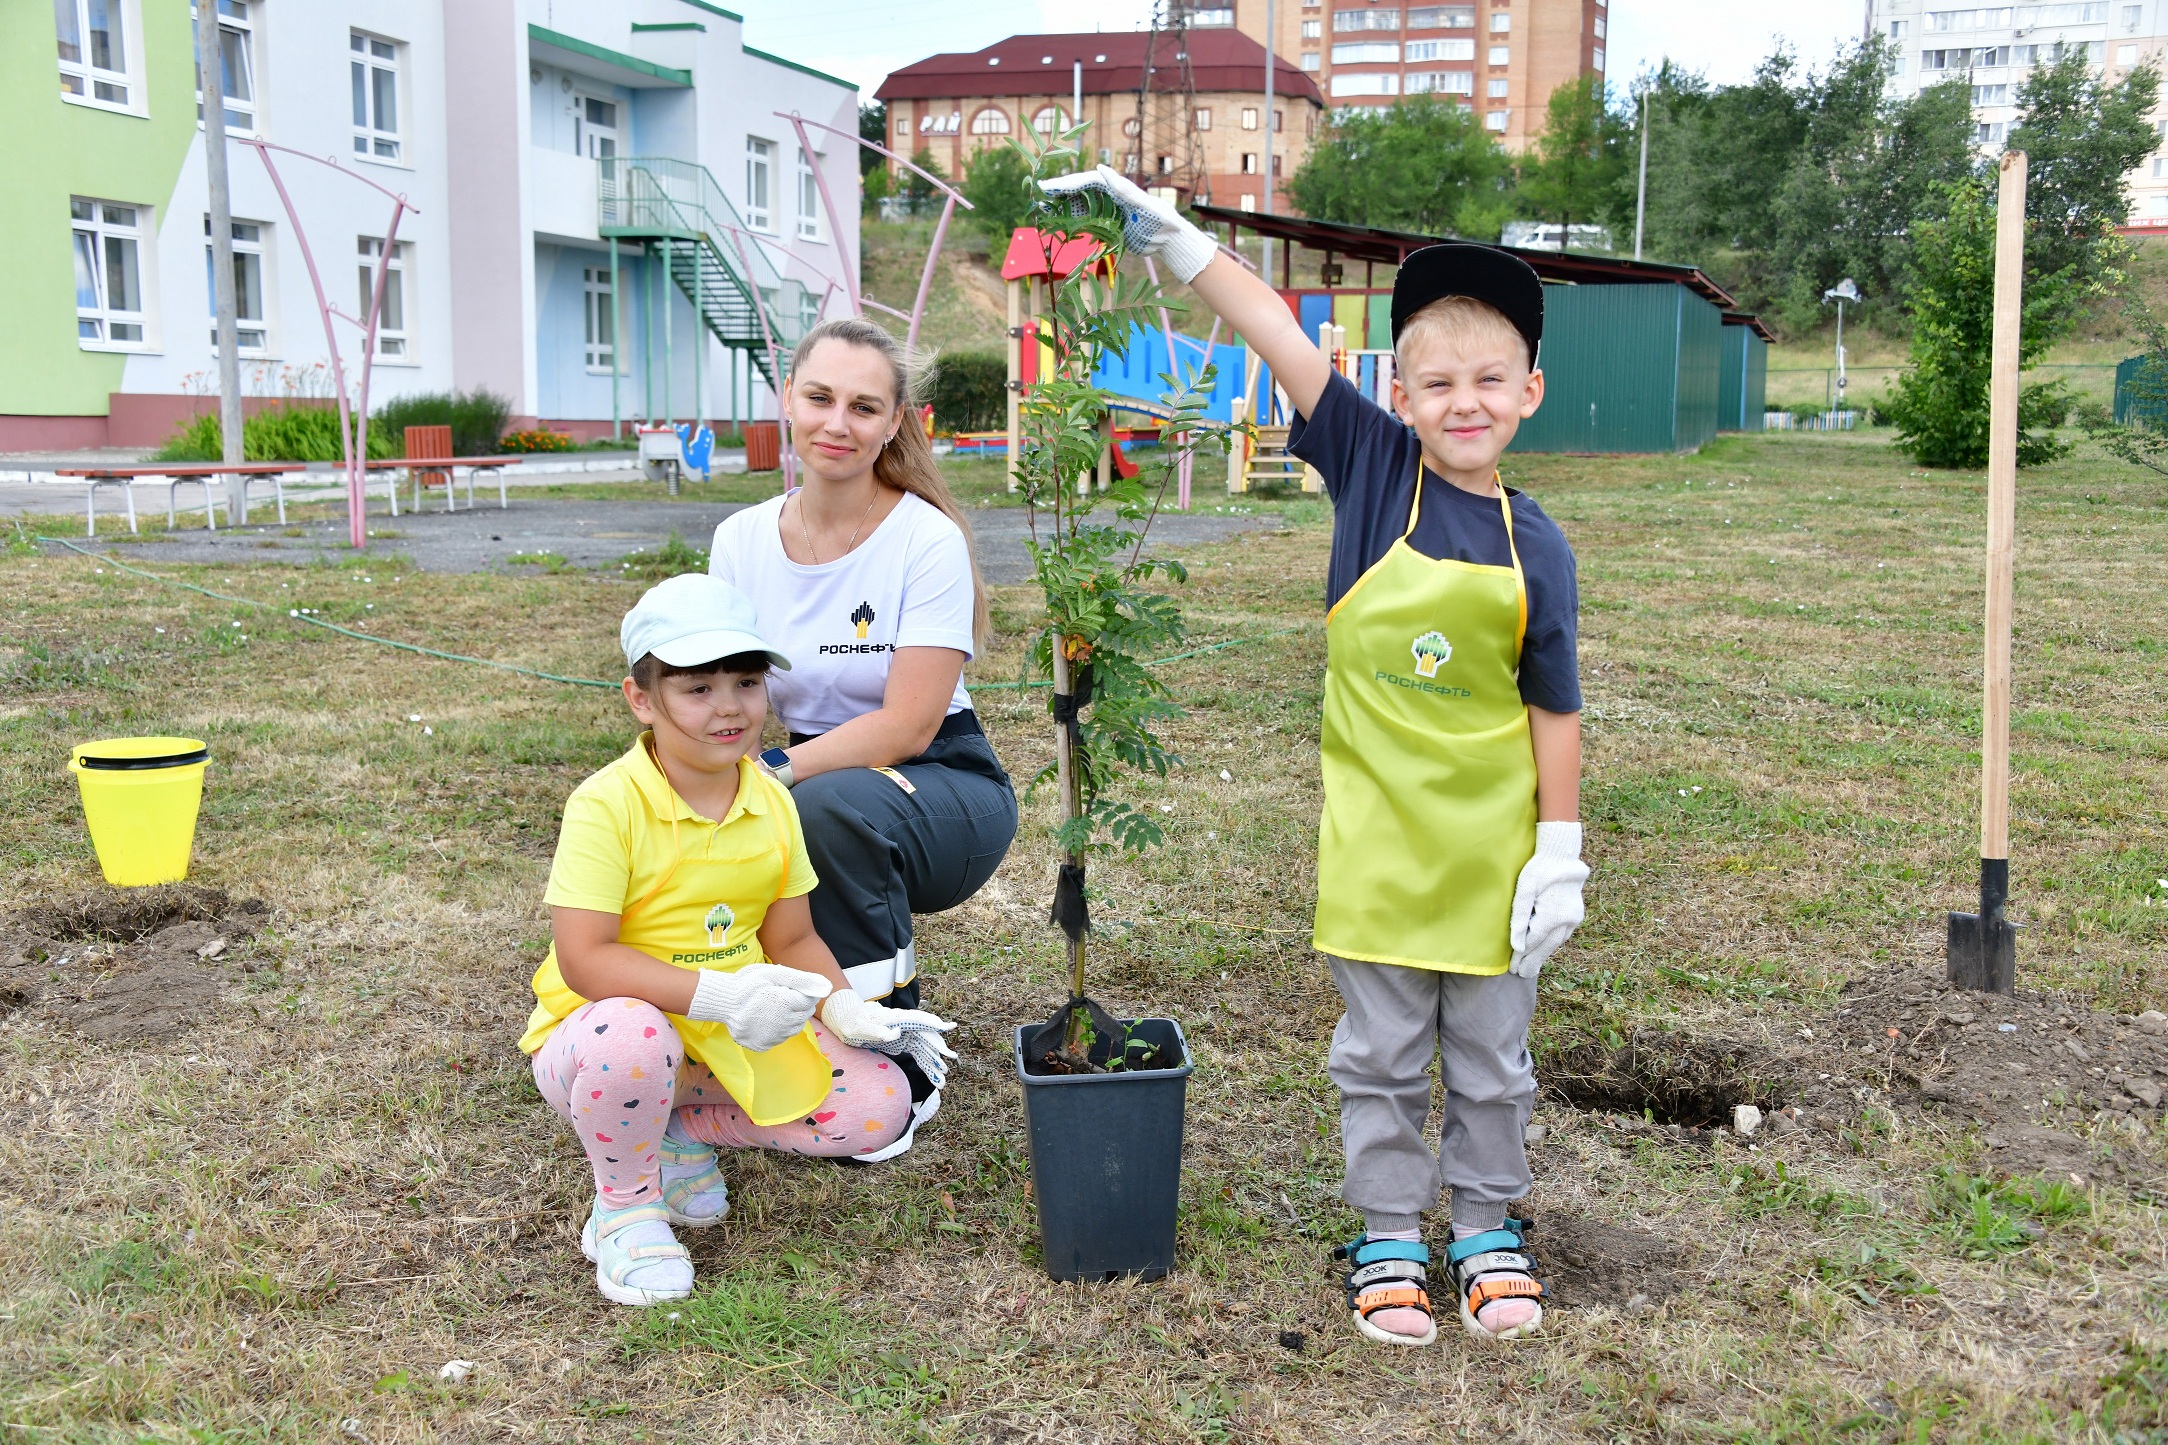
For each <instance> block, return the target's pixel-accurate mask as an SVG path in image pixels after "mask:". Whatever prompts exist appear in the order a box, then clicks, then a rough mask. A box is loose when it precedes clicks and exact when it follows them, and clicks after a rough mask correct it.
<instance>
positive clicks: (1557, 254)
mask: <svg viewBox="0 0 2168 1445" xmlns="http://www.w3.org/2000/svg"><path fill="white" fill-rule="evenodd" d="M1194 209H1195V210H1196V213H1197V215H1198V216H1199V217H1201V218H1202V219H1204V220H1207V221H1218V222H1221V223H1222V224H1225V225H1230V226H1234V227H1236V228H1238V229H1241V230H1245V231H1255V232H1257V234H1259V235H1260V236H1271V237H1272V238H1274V239H1275V240H1281V241H1292V242H1294V243H1296V244H1297V245H1302V246H1308V247H1309V248H1310V249H1311V250H1313V251H1330V252H1331V253H1332V254H1334V255H1335V256H1345V257H1347V258H1348V259H1349V260H1352V261H1382V262H1384V263H1385V264H1387V265H1389V266H1397V265H1399V264H1400V263H1401V262H1402V261H1403V260H1405V259H1406V258H1407V256H1408V254H1409V253H1410V252H1412V251H1419V250H1421V249H1422V248H1423V247H1425V246H1435V245H1437V244H1439V243H1440V242H1443V241H1458V240H1461V239H1463V238H1461V237H1458V236H1425V235H1422V234H1420V233H1418V232H1414V231H1388V230H1385V229H1384V228H1382V227H1378V226H1350V225H1347V224H1344V223H1342V222H1339V221H1313V220H1310V219H1309V218H1308V217H1305V216H1268V215H1265V214H1263V213H1262V212H1259V211H1242V210H1237V209H1235V208H1234V207H1232V206H1213V205H1200V206H1197V207H1195V208H1194ZM1483 244H1491V243H1488V242H1485V243H1483ZM1495 249H1497V250H1500V251H1504V252H1505V253H1506V254H1507V255H1510V256H1518V257H1520V258H1521V259H1522V260H1523V261H1526V262H1527V263H1528V264H1529V266H1530V267H1531V268H1533V269H1534V271H1535V273H1536V274H1537V275H1538V276H1540V277H1542V278H1543V279H1544V280H1546V281H1559V282H1564V283H1566V284H1568V285H1576V286H1579V285H1607V286H1622V285H1623V286H1637V285H1638V286H1652V285H1673V286H1684V287H1686V288H1687V289H1688V290H1689V291H1692V292H1693V293H1694V294H1695V295H1697V296H1700V297H1701V298H1702V299H1703V300H1706V301H1708V302H1710V303H1711V304H1712V305H1714V306H1715V307H1716V308H1717V309H1718V310H1719V311H1722V312H1725V313H1727V316H1726V319H1727V320H1730V319H1731V318H1732V317H1737V318H1739V319H1738V320H1736V321H1732V323H1731V324H1733V325H1737V326H1751V327H1753V328H1754V330H1755V332H1756V334H1758V335H1759V336H1760V337H1761V338H1762V339H1763V340H1764V341H1774V340H1775V339H1776V338H1775V337H1774V336H1773V335H1771V334H1770V331H1769V328H1768V327H1767V326H1764V325H1763V324H1762V323H1761V321H1760V320H1759V319H1758V318H1756V317H1753V316H1750V315H1748V314H1747V313H1745V312H1742V311H1741V310H1740V309H1739V303H1738V301H1737V300H1735V299H1734V298H1733V297H1732V294H1731V293H1730V292H1728V291H1726V290H1725V289H1724V288H1723V287H1721V286H1719V285H1717V284H1716V282H1714V281H1712V280H1710V279H1709V277H1708V275H1707V274H1706V273H1704V272H1703V271H1702V269H1701V268H1700V267H1699V266H1680V265H1675V264H1673V263H1671V262H1668V261H1631V260H1627V259H1625V258H1623V257H1618V256H1592V255H1589V254H1587V253H1586V252H1576V251H1553V250H1548V249H1543V250H1538V249H1535V248H1533V247H1528V246H1497V247H1495ZM1267 279H1268V280H1269V279H1270V278H1269V277H1268V278H1267Z"/></svg>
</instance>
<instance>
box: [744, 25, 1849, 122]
mask: <svg viewBox="0 0 2168 1445" xmlns="http://www.w3.org/2000/svg"><path fill="white" fill-rule="evenodd" d="M1284 3H1290V4H1292V3H1299V0H1284ZM741 8H742V9H743V12H744V14H745V38H746V42H747V43H748V44H750V45H754V46H757V47H759V48H760V49H762V50H768V51H773V52H774V53H776V54H778V55H782V56H786V57H788V58H789V59H791V60H796V61H799V62H800V63H802V64H805V65H810V66H813V67H815V68H816V69H819V70H825V71H828V72H830V73H831V74H835V75H840V76H842V77H843V78H844V79H846V80H853V81H856V82H857V83H858V85H859V87H860V89H861V90H862V91H863V92H864V93H865V96H866V98H867V99H871V98H872V95H873V90H874V87H876V86H877V85H879V84H880V82H881V78H882V77H883V76H885V75H887V74H888V72H889V71H891V70H893V69H895V68H896V67H898V66H901V65H908V64H910V63H911V62H912V61H914V60H921V59H924V58H925V57H926V56H928V55H931V54H934V53H935V52H937V51H943V50H977V49H978V48H979V47H981V46H984V45H991V44H992V43H993V42H995V41H996V40H1000V39H1003V38H1004V37H1006V36H1009V35H1015V34H1018V33H1032V32H1038V31H1068V30H1078V29H1084V28H1087V26H1086V25H1085V24H1083V23H1080V21H1079V18H1078V17H1079V16H1080V15H1088V16H1089V17H1090V24H1089V27H1088V28H1092V29H1099V30H1133V29H1138V28H1141V27H1142V26H1143V25H1144V24H1145V23H1146V21H1147V19H1148V17H1149V16H1150V14H1151V4H1150V3H1149V0H1101V3H1098V4H1096V5H1090V6H1078V5H1075V4H1057V3H1054V0H741ZM1610 13H1611V22H1610V32H1611V33H1610V41H1609V70H1610V74H1611V77H1612V79H1613V81H1614V82H1616V83H1617V84H1619V85H1621V86H1623V85H1625V84H1626V83H1628V82H1630V81H1631V80H1632V79H1633V77H1634V75H1635V74H1636V73H1638V72H1639V71H1640V70H1641V69H1642V68H1643V67H1647V68H1650V69H1653V68H1654V67H1655V66H1656V64H1657V63H1658V62H1659V61H1661V60H1662V59H1663V57H1665V56H1666V55H1669V56H1670V57H1671V58H1672V59H1674V60H1676V61H1678V62H1680V63H1681V64H1683V65H1685V66H1686V67H1687V68H1688V69H1691V70H1699V71H1702V72H1704V73H1706V74H1707V75H1708V77H1709V79H1711V80H1713V81H1717V82H1720V83H1721V82H1727V81H1737V80H1744V79H1746V78H1747V76H1748V75H1750V74H1751V73H1752V72H1753V69H1754V65H1755V62H1756V61H1758V60H1760V59H1761V58H1762V57H1763V56H1764V55H1767V54H1768V53H1769V51H1770V50H1771V49H1772V48H1773V47H1774V46H1775V44H1776V43H1777V41H1778V40H1779V39H1782V40H1785V41H1788V42H1789V43H1790V44H1791V46H1792V48H1793V49H1794V50H1795V51H1797V52H1798V54H1799V56H1800V58H1801V59H1803V60H1805V61H1807V62H1808V63H1810V64H1815V65H1819V64H1821V63H1823V62H1825V61H1827V59H1828V58H1829V57H1830V56H1831V55H1832V54H1834V53H1835V51H1836V48H1837V45H1838V43H1839V42H1840V41H1844V40H1853V39H1857V38H1858V36H1859V34H1860V31H1861V28H1862V26H1863V24H1864V22H1865V18H1866V0H1785V3H1784V4H1783V5H1781V6H1778V5H1770V6H1768V7H1767V8H1766V9H1764V8H1763V5H1762V4H1761V3H1759V0H1611V6H1610Z"/></svg>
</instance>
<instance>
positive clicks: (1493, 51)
mask: <svg viewBox="0 0 2168 1445" xmlns="http://www.w3.org/2000/svg"><path fill="white" fill-rule="evenodd" d="M1483 63H1484V64H1485V65H1511V64H1512V63H1513V47H1512V46H1510V45H1493V46H1490V47H1489V48H1488V49H1487V50H1486V52H1485V53H1484V56H1483ZM1596 68H1597V69H1598V70H1601V69H1602V68H1603V67H1602V66H1601V65H1599V66H1597V67H1596Z"/></svg>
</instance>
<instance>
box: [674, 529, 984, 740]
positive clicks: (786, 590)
mask: <svg viewBox="0 0 2168 1445" xmlns="http://www.w3.org/2000/svg"><path fill="white" fill-rule="evenodd" d="M783 500H784V499H783V498H781V497H775V498H772V499H770V500H768V501H765V502H762V503H761V504H760V505H759V506H757V507H747V508H746V509H745V510H744V511H742V512H736V513H733V514H732V515H731V516H729V517H727V518H725V519H724V520H723V523H722V525H720V526H718V527H717V528H716V529H715V546H714V549H713V550H712V551H711V552H710V553H709V556H708V571H709V572H710V573H711V574H712V575H714V576H716V577H720V578H721V579H722V580H723V581H725V582H728V583H730V584H731V585H732V586H734V587H736V588H737V589H738V590H739V591H741V592H743V593H744V594H745V595H746V596H747V597H750V598H751V599H752V600H753V607H754V610H755V611H757V612H758V613H759V615H760V635H761V637H762V638H763V639H764V640H765V641H766V642H767V643H768V644H769V645H770V646H771V647H774V648H775V649H776V650H777V651H778V652H781V653H782V654H783V655H784V656H785V657H787V658H789V659H790V671H788V672H783V671H780V670H778V671H776V672H773V673H770V674H769V676H768V698H769V701H770V702H771V703H772V704H773V706H774V708H775V712H776V716H777V717H779V718H780V719H782V722H783V726H785V727H786V728H789V729H790V730H791V731H792V732H794V733H824V732H827V731H829V730H830V729H831V728H836V727H840V726H841V725H842V724H844V723H846V722H849V721H850V720H851V719H852V718H854V717H863V716H864V715H865V714H867V713H869V712H874V711H877V710H878V709H879V708H880V706H881V702H882V698H883V694H884V693H885V692H886V690H887V687H888V664H889V662H890V660H891V658H893V656H894V655H895V651H896V649H897V648H899V647H953V648H955V649H956V650H957V651H958V652H961V653H962V654H963V655H964V656H965V657H970V656H971V655H972V642H971V607H972V591H971V547H970V544H969V543H967V542H966V541H964V534H963V531H962V530H961V529H960V528H958V527H957V525H956V524H955V523H954V522H952V521H950V520H949V519H948V518H947V517H946V516H944V515H943V514H942V512H941V509H940V508H939V507H936V506H933V505H932V504H931V503H928V502H924V501H921V500H919V499H918V498H917V497H914V496H912V495H911V494H910V493H908V492H906V493H905V494H904V498H903V500H902V501H900V502H898V503H897V504H896V509H895V510H894V511H892V512H890V513H889V514H888V516H887V517H886V518H884V519H883V520H882V522H881V525H879V526H878V527H875V528H874V529H873V533H872V535H871V536H869V537H867V538H866V539H865V540H864V541H862V542H860V543H859V544H858V546H856V547H855V548H853V549H852V550H851V551H849V552H847V553H845V554H844V555H843V556H841V557H839V558H837V559H836V560H835V561H833V562H823V563H821V564H820V565H819V566H813V567H809V566H807V565H805V564H804V563H800V562H793V561H791V560H790V558H788V557H786V556H785V555H783V539H782V535H781V533H780V532H779V531H778V530H777V528H778V525H779V523H780V521H781V518H782V515H783ZM970 706H971V694H970V693H968V692H966V691H964V685H963V683H962V682H961V681H958V682H957V684H956V695H955V696H954V697H952V698H950V699H949V705H948V710H949V711H950V712H951V713H958V712H962V711H963V710H964V709H966V708H968V707H970Z"/></svg>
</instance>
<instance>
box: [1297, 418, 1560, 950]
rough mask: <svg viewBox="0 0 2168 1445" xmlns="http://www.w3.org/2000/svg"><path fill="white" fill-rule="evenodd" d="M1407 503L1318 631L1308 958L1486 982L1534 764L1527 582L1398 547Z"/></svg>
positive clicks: (1525, 851)
mask: <svg viewBox="0 0 2168 1445" xmlns="http://www.w3.org/2000/svg"><path fill="white" fill-rule="evenodd" d="M1422 504H1423V467H1422V462H1421V461H1420V460H1418V461H1417V462H1416V469H1415V501H1414V504H1413V505H1412V506H1410V507H1409V508H1408V527H1407V531H1406V532H1403V533H1402V534H1401V537H1400V540H1399V541H1397V542H1395V543H1394V544H1393V545H1392V547H1391V548H1390V549H1389V550H1387V552H1386V554H1385V555H1384V556H1383V557H1382V558H1380V559H1379V560H1378V562H1377V565H1376V566H1374V567H1372V568H1371V569H1370V570H1369V571H1367V572H1365V573H1364V574H1363V575H1362V576H1361V577H1360V578H1359V579H1357V581H1356V583H1355V585H1354V586H1353V587H1351V588H1349V589H1348V591H1347V594H1346V595H1345V596H1343V597H1342V598H1341V599H1340V600H1339V602H1338V603H1336V604H1335V605H1334V607H1333V609H1332V611H1331V613H1329V614H1328V615H1327V617H1326V620H1325V646H1326V659H1327V660H1326V664H1325V725H1324V739H1323V767H1324V779H1325V816H1324V821H1323V822H1322V824H1321V825H1320V826H1319V829H1318V840H1317V927H1316V932H1315V935H1314V938H1313V942H1314V944H1315V946H1316V947H1317V948H1318V950H1319V951H1321V952H1324V953H1330V954H1335V955H1338V956H1339V957H1341V958H1348V959H1356V960H1359V961H1361V962H1364V963H1395V964H1401V965H1404V966H1406V967H1409V968H1429V969H1437V970H1439V971H1441V972H1445V973H1472V974H1496V973H1504V972H1505V971H1506V964H1507V962H1508V961H1509V960H1510V959H1511V958H1512V956H1513V949H1512V946H1511V944H1510V942H1509V941H1508V938H1507V934H1508V928H1509V921H1510V918H1511V914H1512V911H1513V886H1514V882H1515V880H1516V879H1517V878H1518V877H1519V876H1520V871H1521V867H1522V865H1524V864H1525V863H1527V861H1528V860H1529V858H1530V857H1531V856H1533V855H1534V853H1535V850H1536V758H1535V751H1534V749H1533V747H1532V746H1531V744H1530V741H1529V734H1528V707H1527V705H1526V704H1525V703H1523V702H1522V701H1521V693H1520V685H1519V674H1520V661H1521V640H1522V637H1523V635H1524V634H1525V633H1526V631H1527V628H1528V583H1527V579H1526V578H1525V577H1524V576H1523V575H1522V572H1521V554H1520V549H1519V547H1518V546H1517V545H1516V544H1515V543H1514V540H1513V508H1512V506H1511V504H1510V503H1509V501H1508V499H1507V497H1506V492H1505V488H1504V487H1503V486H1499V488H1498V507H1499V510H1500V512H1502V513H1503V514H1504V516H1505V523H1506V546H1507V550H1508V552H1509V553H1510V554H1511V556H1512V558H1513V565H1512V566H1510V567H1489V566H1478V565H1476V564H1475V563H1472V562H1455V561H1447V560H1439V559H1435V558H1430V557H1425V556H1423V555H1422V554H1421V553H1420V552H1417V551H1416V550H1415V549H1414V548H1413V547H1411V546H1409V545H1408V535H1409V534H1410V533H1412V532H1413V531H1414V530H1415V519H1416V517H1417V515H1418V514H1419V513H1420V511H1421V508H1422Z"/></svg>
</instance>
